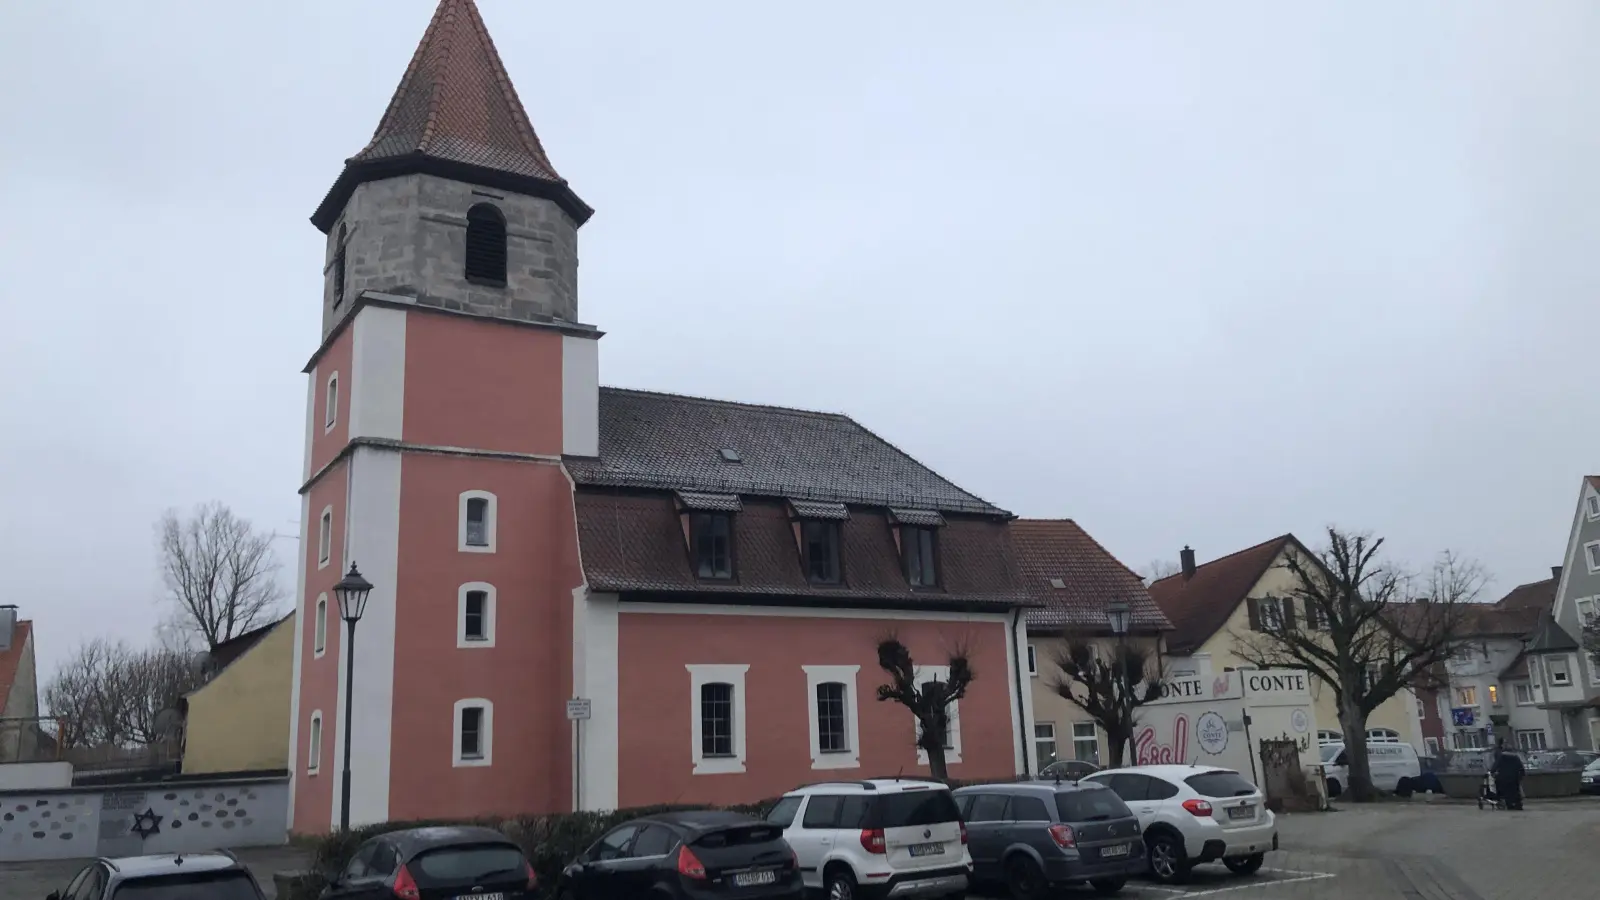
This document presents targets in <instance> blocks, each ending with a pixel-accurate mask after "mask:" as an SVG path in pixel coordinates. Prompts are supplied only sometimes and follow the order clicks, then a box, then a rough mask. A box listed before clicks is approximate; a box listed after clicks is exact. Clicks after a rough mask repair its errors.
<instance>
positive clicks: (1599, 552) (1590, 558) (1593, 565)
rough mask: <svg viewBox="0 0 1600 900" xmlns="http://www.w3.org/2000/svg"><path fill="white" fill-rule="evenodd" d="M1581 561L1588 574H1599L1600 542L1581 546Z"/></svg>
mask: <svg viewBox="0 0 1600 900" xmlns="http://www.w3.org/2000/svg"><path fill="white" fill-rule="evenodd" d="M1583 561H1584V563H1585V564H1587V565H1588V567H1589V574H1591V575H1593V574H1594V573H1596V572H1600V541H1590V542H1589V543H1587V544H1584V545H1583Z"/></svg>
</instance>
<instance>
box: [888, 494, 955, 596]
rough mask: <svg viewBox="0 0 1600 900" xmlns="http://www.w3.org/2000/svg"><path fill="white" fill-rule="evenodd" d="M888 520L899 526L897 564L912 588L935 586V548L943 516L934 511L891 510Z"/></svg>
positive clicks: (937, 574)
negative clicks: (901, 568) (900, 565)
mask: <svg viewBox="0 0 1600 900" xmlns="http://www.w3.org/2000/svg"><path fill="white" fill-rule="evenodd" d="M889 521H890V522H892V523H894V524H895V525H896V526H898V527H899V533H898V535H897V537H898V538H899V541H900V561H901V563H902V567H903V568H904V570H905V573H906V582H907V583H908V584H910V585H911V586H912V587H938V585H939V570H938V565H937V554H936V551H937V546H938V537H937V536H938V533H939V531H938V530H939V528H940V527H941V526H943V525H944V517H943V516H941V515H940V514H939V513H938V512H936V511H934V510H922V509H891V510H889Z"/></svg>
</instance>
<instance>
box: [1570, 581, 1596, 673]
mask: <svg viewBox="0 0 1600 900" xmlns="http://www.w3.org/2000/svg"><path fill="white" fill-rule="evenodd" d="M1572 606H1573V608H1574V609H1575V610H1577V613H1578V643H1579V644H1582V643H1583V642H1584V640H1583V638H1584V635H1585V634H1586V633H1587V629H1588V625H1589V621H1590V620H1591V619H1593V618H1594V616H1595V610H1596V609H1597V608H1600V597H1579V598H1578V599H1576V600H1574V601H1572ZM1578 656H1579V657H1580V658H1582V660H1583V668H1584V669H1586V670H1587V671H1588V673H1589V685H1590V686H1591V687H1594V686H1600V673H1597V672H1596V671H1595V664H1594V657H1593V656H1591V655H1590V654H1589V652H1588V650H1587V649H1584V650H1580V651H1578Z"/></svg>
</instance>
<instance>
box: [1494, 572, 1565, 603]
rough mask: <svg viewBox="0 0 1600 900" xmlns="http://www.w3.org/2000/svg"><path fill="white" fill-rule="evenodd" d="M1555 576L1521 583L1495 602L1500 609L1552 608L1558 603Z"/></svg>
mask: <svg viewBox="0 0 1600 900" xmlns="http://www.w3.org/2000/svg"><path fill="white" fill-rule="evenodd" d="M1556 583H1557V579H1555V578H1546V579H1545V580H1543V581H1534V582H1530V583H1528V584H1519V585H1517V586H1516V587H1514V588H1512V589H1511V591H1510V592H1509V593H1507V594H1506V595H1505V596H1504V597H1501V598H1500V599H1499V600H1498V601H1496V602H1495V604H1494V605H1495V606H1496V607H1498V608H1500V609H1532V610H1542V609H1552V608H1554V607H1555V605H1556Z"/></svg>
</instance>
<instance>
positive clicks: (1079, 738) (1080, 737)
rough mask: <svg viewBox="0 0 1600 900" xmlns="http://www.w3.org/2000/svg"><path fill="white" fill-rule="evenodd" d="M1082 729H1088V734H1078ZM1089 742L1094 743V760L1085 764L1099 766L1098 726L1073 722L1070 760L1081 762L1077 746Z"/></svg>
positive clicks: (1092, 723)
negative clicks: (1090, 763)
mask: <svg viewBox="0 0 1600 900" xmlns="http://www.w3.org/2000/svg"><path fill="white" fill-rule="evenodd" d="M1083 728H1088V729H1089V733H1088V734H1079V731H1080V730H1081V729H1083ZM1090 740H1093V741H1094V758H1093V759H1091V760H1085V762H1092V763H1094V764H1095V765H1097V766H1098V765H1100V726H1099V725H1098V724H1096V723H1094V722H1073V723H1072V758H1073V759H1077V760H1082V759H1083V757H1082V756H1079V755H1078V745H1079V744H1084V743H1088V742H1089V741H1090Z"/></svg>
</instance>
